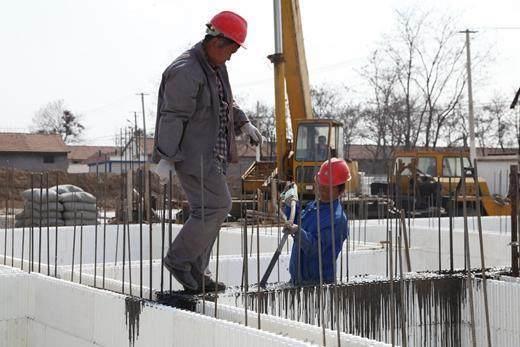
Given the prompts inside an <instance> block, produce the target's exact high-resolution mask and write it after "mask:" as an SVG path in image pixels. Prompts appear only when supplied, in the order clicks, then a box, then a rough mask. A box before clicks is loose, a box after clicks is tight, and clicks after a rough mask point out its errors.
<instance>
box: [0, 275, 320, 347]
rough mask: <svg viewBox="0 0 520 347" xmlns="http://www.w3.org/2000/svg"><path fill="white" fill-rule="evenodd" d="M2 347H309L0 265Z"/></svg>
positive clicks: (191, 314)
mask: <svg viewBox="0 0 520 347" xmlns="http://www.w3.org/2000/svg"><path fill="white" fill-rule="evenodd" d="M0 303H1V305H0V333H1V334H0V346H2V347H4V346H5V347H32V346H38V347H47V346H48V347H51V346H52V347H61V346H63V347H88V346H107V347H117V346H125V347H126V346H143V347H144V346H236V347H239V346H240V347H242V346H245V345H247V346H258V347H260V346H308V345H310V344H309V343H307V342H303V341H298V340H296V339H292V338H289V337H284V336H280V335H277V334H272V333H269V332H266V331H262V330H258V329H253V328H250V327H245V326H243V325H239V324H236V323H232V322H229V321H224V320H218V319H214V318H211V317H208V316H203V315H200V314H196V313H192V312H186V311H182V310H178V309H174V308H171V307H166V306H162V305H158V304H154V303H149V302H146V303H145V302H143V301H139V300H136V299H132V298H129V297H125V296H123V295H119V294H116V293H112V292H107V291H101V290H99V289H93V288H89V287H85V286H81V285H78V284H75V283H71V282H66V281H62V280H57V279H54V278H50V277H45V276H42V275H39V274H27V273H23V272H21V271H15V270H11V269H7V270H6V269H5V267H1V266H0Z"/></svg>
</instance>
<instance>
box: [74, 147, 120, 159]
mask: <svg viewBox="0 0 520 347" xmlns="http://www.w3.org/2000/svg"><path fill="white" fill-rule="evenodd" d="M68 148H69V151H70V152H69V155H68V158H69V160H77V161H83V160H86V159H87V158H89V157H91V156H93V155H94V154H99V153H100V152H101V153H102V154H105V153H113V152H115V150H116V147H115V146H68Z"/></svg>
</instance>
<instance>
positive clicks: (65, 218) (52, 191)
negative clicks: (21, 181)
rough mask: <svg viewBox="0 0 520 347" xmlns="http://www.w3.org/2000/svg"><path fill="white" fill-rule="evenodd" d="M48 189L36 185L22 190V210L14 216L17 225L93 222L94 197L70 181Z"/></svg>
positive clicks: (95, 214)
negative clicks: (41, 188)
mask: <svg viewBox="0 0 520 347" xmlns="http://www.w3.org/2000/svg"><path fill="white" fill-rule="evenodd" d="M48 192H49V193H48V194H47V190H46V189H43V190H41V191H40V188H34V189H32V190H31V189H27V190H25V191H24V192H22V197H23V199H24V210H23V211H22V212H20V213H18V214H17V215H16V224H15V225H16V226H17V227H23V226H26V227H28V226H31V225H32V226H40V225H41V226H47V225H49V226H55V225H58V226H62V225H80V224H83V225H91V224H96V222H97V217H98V216H97V209H96V198H95V197H94V196H93V195H92V194H90V193H87V192H85V191H83V189H81V188H80V187H77V186H74V185H71V184H64V185H59V186H57V187H56V186H54V187H51V188H49V190H48ZM40 193H41V194H40ZM47 196H48V198H47ZM47 201H48V203H47ZM47 217H48V218H47ZM47 221H48V223H47Z"/></svg>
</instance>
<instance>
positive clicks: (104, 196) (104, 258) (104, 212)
mask: <svg viewBox="0 0 520 347" xmlns="http://www.w3.org/2000/svg"><path fill="white" fill-rule="evenodd" d="M104 166H105V167H104V172H103V282H102V286H103V289H105V270H106V269H105V264H106V241H107V184H108V182H107V155H106V154H105V162H104Z"/></svg>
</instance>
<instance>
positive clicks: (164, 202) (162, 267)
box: [161, 184, 166, 294]
mask: <svg viewBox="0 0 520 347" xmlns="http://www.w3.org/2000/svg"><path fill="white" fill-rule="evenodd" d="M165 219H166V184H164V185H163V201H162V213H161V294H163V293H164V233H165V232H166V225H165Z"/></svg>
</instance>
